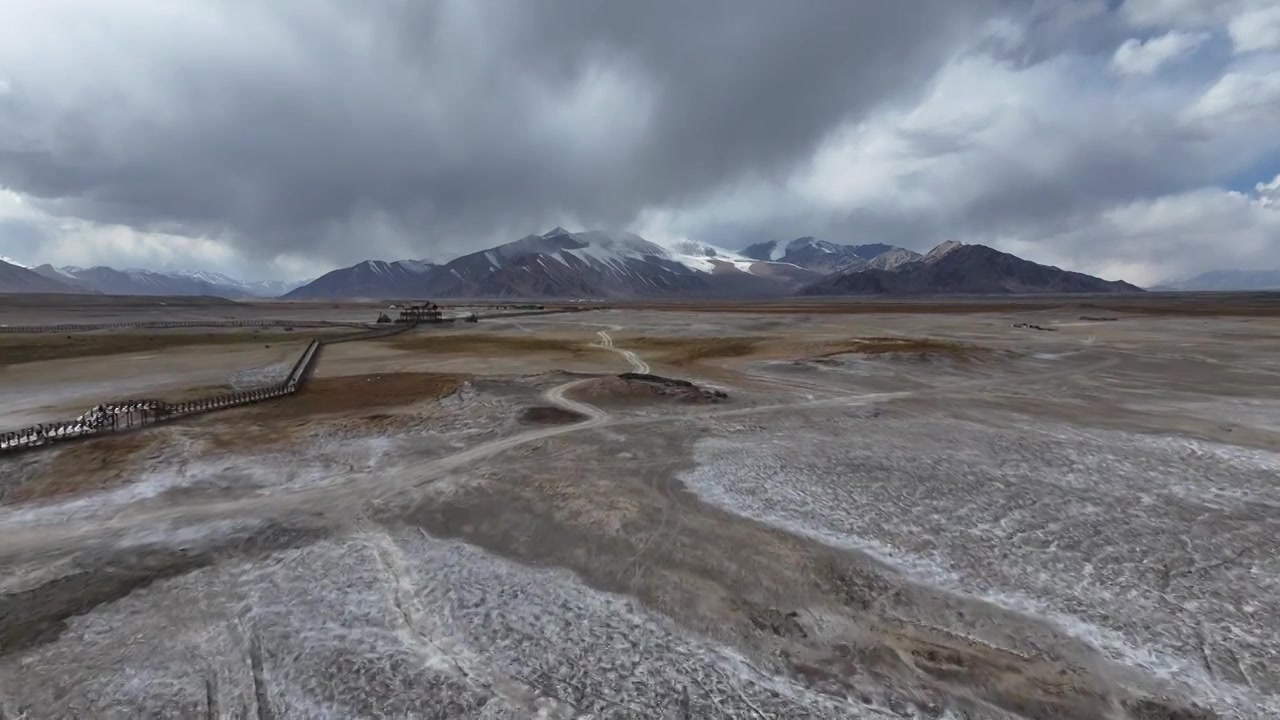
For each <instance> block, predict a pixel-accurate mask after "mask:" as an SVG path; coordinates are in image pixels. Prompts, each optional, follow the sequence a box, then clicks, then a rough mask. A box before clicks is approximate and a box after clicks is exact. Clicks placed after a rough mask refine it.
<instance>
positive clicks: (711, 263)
mask: <svg viewBox="0 0 1280 720" xmlns="http://www.w3.org/2000/svg"><path fill="white" fill-rule="evenodd" d="M667 249H669V250H670V251H671V259H672V260H675V261H676V262H678V263H680V264H681V265H684V266H685V267H687V268H689V269H691V270H696V271H698V272H705V273H709V272H715V270H716V269H717V267H724V266H725V265H726V264H727V265H732V266H733V268H734V269H736V270H739V271H741V272H747V273H749V272H751V267H752V266H753V265H755V264H756V262H757V261H756V260H753V259H751V258H749V257H746V256H745V255H742V254H740V253H736V252H733V251H732V250H726V249H724V248H722V247H717V246H715V245H712V244H710V243H705V242H702V241H701V240H691V239H689V238H679V239H676V240H671V241H670V242H668V243H667Z"/></svg>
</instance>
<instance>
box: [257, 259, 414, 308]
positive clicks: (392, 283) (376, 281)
mask: <svg viewBox="0 0 1280 720" xmlns="http://www.w3.org/2000/svg"><path fill="white" fill-rule="evenodd" d="M434 267H436V266H435V265H432V264H431V263H427V262H421V261H418V260H397V261H395V262H384V261H382V260H366V261H364V262H362V263H358V264H356V265H352V266H351V267H347V268H340V269H338V270H333V271H331V272H327V273H325V274H324V275H321V276H320V277H318V278H316V279H315V280H312V281H311V282H309V283H305V284H302V285H299V286H298V287H294V288H290V289H289V290H286V291H285V292H283V293H280V294H281V295H283V296H284V297H285V298H287V299H290V300H311V299H318V298H358V297H368V298H401V297H417V296H420V295H423V296H425V295H426V294H427V284H426V283H427V280H428V275H429V274H430V271H431V269H432V268H434Z"/></svg>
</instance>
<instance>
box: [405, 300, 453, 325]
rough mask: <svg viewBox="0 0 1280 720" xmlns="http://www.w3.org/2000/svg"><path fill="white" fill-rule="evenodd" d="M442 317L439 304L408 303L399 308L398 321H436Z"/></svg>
mask: <svg viewBox="0 0 1280 720" xmlns="http://www.w3.org/2000/svg"><path fill="white" fill-rule="evenodd" d="M443 318H444V313H442V312H441V311H440V306H439V305H436V304H435V303H424V304H422V305H409V306H407V307H404V308H401V309H400V317H399V318H398V319H397V320H396V322H398V323H438V322H440V321H441V320H442V319H443Z"/></svg>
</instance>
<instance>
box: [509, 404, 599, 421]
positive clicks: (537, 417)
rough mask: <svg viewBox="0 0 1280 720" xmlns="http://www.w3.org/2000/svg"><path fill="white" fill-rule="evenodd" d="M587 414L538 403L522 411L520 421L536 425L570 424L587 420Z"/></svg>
mask: <svg viewBox="0 0 1280 720" xmlns="http://www.w3.org/2000/svg"><path fill="white" fill-rule="evenodd" d="M586 419H587V416H586V415H583V414H582V413H576V412H574V411H572V410H565V409H564V408H558V407H552V406H550V405H536V406H534V407H531V408H525V410H524V412H522V413H520V422H526V423H532V424H534V425H568V424H569V423H576V422H581V421H583V420H586Z"/></svg>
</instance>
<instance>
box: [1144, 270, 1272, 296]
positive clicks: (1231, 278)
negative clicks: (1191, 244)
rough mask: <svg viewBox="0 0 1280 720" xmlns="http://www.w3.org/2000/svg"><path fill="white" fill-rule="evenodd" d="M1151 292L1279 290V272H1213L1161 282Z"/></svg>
mask: <svg viewBox="0 0 1280 720" xmlns="http://www.w3.org/2000/svg"><path fill="white" fill-rule="evenodd" d="M1151 289H1152V290H1177V291H1183V290H1185V291H1204V292H1210V291H1217V292H1231V291H1244V290H1280V270H1213V271H1211V272H1206V273H1201V274H1199V275H1196V276H1194V277H1189V278H1184V279H1181V280H1169V281H1167V282H1163V283H1161V284H1159V285H1157V286H1155V287H1153V288H1151Z"/></svg>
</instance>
